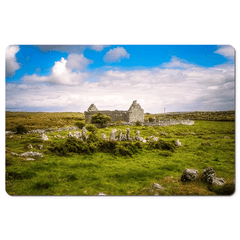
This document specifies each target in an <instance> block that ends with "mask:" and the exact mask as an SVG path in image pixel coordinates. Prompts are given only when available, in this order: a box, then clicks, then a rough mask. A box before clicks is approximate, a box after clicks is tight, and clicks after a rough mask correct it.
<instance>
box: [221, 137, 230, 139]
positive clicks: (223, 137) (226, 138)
mask: <svg viewBox="0 0 240 240" xmlns="http://www.w3.org/2000/svg"><path fill="white" fill-rule="evenodd" d="M222 138H225V139H228V138H230V137H228V136H223V137H222Z"/></svg>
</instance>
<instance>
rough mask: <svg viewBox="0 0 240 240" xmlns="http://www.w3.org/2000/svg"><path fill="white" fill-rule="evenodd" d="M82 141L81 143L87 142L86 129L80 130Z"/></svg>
mask: <svg viewBox="0 0 240 240" xmlns="http://www.w3.org/2000/svg"><path fill="white" fill-rule="evenodd" d="M82 139H83V141H87V139H88V137H87V129H86V128H85V127H83V128H82Z"/></svg>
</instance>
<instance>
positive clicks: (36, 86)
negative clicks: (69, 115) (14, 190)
mask: <svg viewBox="0 0 240 240" xmlns="http://www.w3.org/2000/svg"><path fill="white" fill-rule="evenodd" d="M234 79H235V76H234V49H233V48H232V47H231V46H217V45H204V46H201V45H196V46H194V45H169V46H168V45H112V46H110V45H107V46H103V45H81V46H76V45H65V46H54V45H52V46H51V45H40V46H30V45H19V46H16V45H14V46H9V47H8V48H7V49H6V110H9V111H74V112H75V111H77V112H79V111H81V112H83V111H85V110H86V109H87V108H88V106H89V105H90V104H91V103H94V104H95V105H96V106H97V107H98V108H99V109H102V110H107V109H109V110H115V109H119V110H127V109H128V108H129V106H130V105H131V103H132V101H133V100H138V102H139V103H140V104H141V106H142V107H143V108H144V109H145V112H152V113H157V112H163V109H164V107H165V108H166V110H167V111H168V112H172V111H221V110H233V109H234Z"/></svg>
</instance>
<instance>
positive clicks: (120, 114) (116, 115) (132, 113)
mask: <svg viewBox="0 0 240 240" xmlns="http://www.w3.org/2000/svg"><path fill="white" fill-rule="evenodd" d="M97 113H103V114H104V115H107V116H109V117H111V119H112V122H117V121H124V122H136V121H138V120H139V121H140V122H144V110H143V109H142V108H141V106H140V105H139V104H138V103H137V101H133V103H132V105H131V107H130V108H129V110H128V111H118V110H115V111H108V110H103V111H99V110H98V109H97V108H96V106H95V105H94V104H91V105H90V107H89V108H88V111H85V112H84V114H85V122H86V123H89V122H90V121H91V118H92V116H93V115H94V114H97Z"/></svg>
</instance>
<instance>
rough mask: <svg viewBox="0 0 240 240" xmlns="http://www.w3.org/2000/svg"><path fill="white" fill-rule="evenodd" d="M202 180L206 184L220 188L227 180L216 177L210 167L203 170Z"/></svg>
mask: <svg viewBox="0 0 240 240" xmlns="http://www.w3.org/2000/svg"><path fill="white" fill-rule="evenodd" d="M201 180H202V181H203V182H206V183H209V184H216V185H218V186H221V185H223V184H224V183H225V180H224V179H223V178H217V177H216V172H215V171H214V170H213V169H212V168H211V167H208V168H206V169H204V170H203V173H202V179H201Z"/></svg>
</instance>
